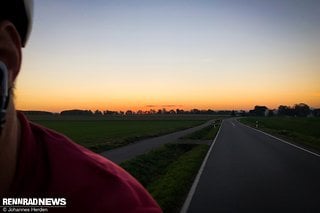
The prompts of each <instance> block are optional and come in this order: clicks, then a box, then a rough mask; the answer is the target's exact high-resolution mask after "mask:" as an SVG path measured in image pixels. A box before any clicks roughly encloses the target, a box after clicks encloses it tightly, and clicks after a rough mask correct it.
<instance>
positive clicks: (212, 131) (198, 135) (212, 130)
mask: <svg viewBox="0 0 320 213" xmlns="http://www.w3.org/2000/svg"><path fill="white" fill-rule="evenodd" d="M219 127H220V125H216V126H215V127H214V126H212V125H210V126H207V127H205V128H203V129H200V130H198V131H196V132H194V133H191V134H190V135H187V136H185V137H182V139H193V140H212V139H214V137H215V135H216V134H217V132H218V130H219Z"/></svg>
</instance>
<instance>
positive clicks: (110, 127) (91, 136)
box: [30, 116, 213, 152]
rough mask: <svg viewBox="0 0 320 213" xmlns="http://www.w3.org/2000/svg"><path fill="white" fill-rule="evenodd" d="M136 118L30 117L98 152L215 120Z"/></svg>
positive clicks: (200, 118) (198, 118) (199, 118)
mask: <svg viewBox="0 0 320 213" xmlns="http://www.w3.org/2000/svg"><path fill="white" fill-rule="evenodd" d="M194 118H196V117H193V119H190V116H189V117H171V119H170V118H168V117H163V120H161V117H157V118H156V119H153V120H151V117H143V116H140V117H135V119H132V118H131V119H123V120H119V119H118V118H117V119H112V120H107V119H101V118H96V119H94V117H77V116H74V117H69V118H68V120H67V119H66V118H62V119H61V117H60V118H54V117H30V119H31V120H32V121H34V122H36V123H38V124H41V125H43V126H45V127H48V128H51V129H53V130H56V131H58V132H61V133H63V134H65V135H66V136H68V137H70V138H71V139H73V140H74V141H75V142H77V143H79V144H81V145H83V146H85V147H87V148H89V149H91V150H93V151H95V152H101V151H105V150H108V149H113V148H116V147H120V146H124V145H127V144H129V143H132V142H135V141H137V140H140V139H143V138H148V137H154V136H159V135H162V134H167V133H170V132H175V131H178V130H182V129H187V128H190V127H193V126H197V125H200V124H202V123H204V122H205V121H206V120H208V119H210V118H211V119H212V118H213V117H197V119H194Z"/></svg>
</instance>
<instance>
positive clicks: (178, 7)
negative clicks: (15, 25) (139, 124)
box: [15, 0, 320, 112]
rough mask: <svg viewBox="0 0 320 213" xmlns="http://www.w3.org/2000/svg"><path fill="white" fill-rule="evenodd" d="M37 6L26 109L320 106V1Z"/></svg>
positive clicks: (22, 93) (20, 100)
mask: <svg viewBox="0 0 320 213" xmlns="http://www.w3.org/2000/svg"><path fill="white" fill-rule="evenodd" d="M34 6H35V8H34V22H33V29H32V33H31V37H30V39H29V41H28V44H27V47H26V48H24V49H23V62H22V67H21V72H20V75H19V77H18V80H17V82H16V90H15V102H16V105H17V108H18V109H20V110H46V111H52V112H60V111H62V110H65V109H91V110H95V109H99V110H107V109H108V110H127V109H131V110H139V109H142V110H148V109H159V108H167V109H170V108H173V109H176V108H180V109H181V108H182V109H187V110H188V109H192V108H199V109H209V108H210V109H214V110H222V109H235V110H240V109H244V110H248V109H252V108H253V107H254V106H255V105H266V106H267V107H269V108H277V107H278V106H279V105H280V104H282V105H293V104H296V103H301V102H303V103H307V104H308V105H310V106H312V107H318V108H319V107H320V1H318V0H265V1H256V0H212V1H209V0H108V1H104V0H90V1H89V0H68V1H64V0H55V1H41V0H35V1H34Z"/></svg>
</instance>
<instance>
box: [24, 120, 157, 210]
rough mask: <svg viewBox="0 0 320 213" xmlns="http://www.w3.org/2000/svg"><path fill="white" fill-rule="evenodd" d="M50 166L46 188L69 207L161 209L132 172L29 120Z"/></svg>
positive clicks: (81, 208) (82, 208) (80, 208)
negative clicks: (61, 197)
mask: <svg viewBox="0 0 320 213" xmlns="http://www.w3.org/2000/svg"><path fill="white" fill-rule="evenodd" d="M30 128H31V131H32V132H33V135H34V137H35V138H36V141H37V143H40V144H38V145H39V146H41V147H42V150H43V149H45V150H43V151H44V152H45V153H46V156H47V157H46V158H47V159H46V161H47V166H48V167H49V168H50V171H49V172H50V182H49V183H48V191H50V192H53V193H54V194H55V195H58V196H65V197H66V198H67V199H68V200H69V202H68V201H67V202H68V203H69V205H71V206H72V208H76V209H79V210H81V211H83V210H85V209H87V210H89V211H92V210H95V211H97V212H100V211H102V210H106V209H107V210H108V212H113V211H114V212H161V210H160V208H159V206H158V205H157V204H156V202H155V201H154V200H153V198H152V197H151V196H150V195H149V193H148V192H147V191H146V190H145V189H144V188H143V187H142V186H141V184H140V183H138V182H137V181H136V180H135V179H134V178H133V177H132V176H131V175H129V174H128V173H127V172H126V171H124V170H123V169H122V168H121V167H119V166H118V165H116V164H114V163H112V162H111V161H109V160H108V159H106V158H104V157H102V156H100V155H98V154H96V153H93V152H92V151H90V150H88V149H86V148H84V147H82V146H80V145H78V144H76V143H74V142H73V141H72V140H70V139H69V138H67V137H66V136H64V135H62V134H60V133H57V132H55V131H53V130H50V129H47V128H45V127H42V126H39V125H37V124H34V123H30Z"/></svg>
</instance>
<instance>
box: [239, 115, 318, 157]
mask: <svg viewBox="0 0 320 213" xmlns="http://www.w3.org/2000/svg"><path fill="white" fill-rule="evenodd" d="M235 121H237V122H238V123H239V124H241V125H243V126H245V127H248V128H250V129H253V130H256V131H258V132H260V133H262V134H264V135H267V136H269V137H271V138H273V139H276V140H278V141H281V142H282V143H286V144H288V145H290V146H293V147H295V148H297V149H300V150H302V151H305V152H308V153H310V154H313V155H315V156H317V157H320V154H318V153H315V152H312V151H310V150H308V149H305V148H303V147H300V146H297V145H295V144H293V143H290V142H288V141H285V140H283V139H281V138H278V137H276V136H274V135H271V134H269V133H266V132H264V131H262V130H260V129H256V128H253V127H251V126H248V125H246V124H244V123H241V122H240V121H238V119H235Z"/></svg>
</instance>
